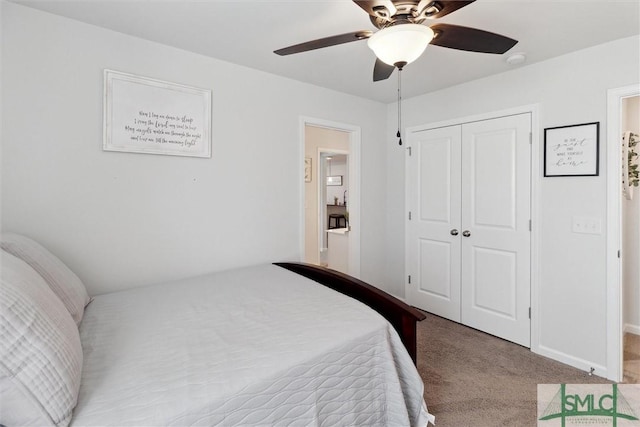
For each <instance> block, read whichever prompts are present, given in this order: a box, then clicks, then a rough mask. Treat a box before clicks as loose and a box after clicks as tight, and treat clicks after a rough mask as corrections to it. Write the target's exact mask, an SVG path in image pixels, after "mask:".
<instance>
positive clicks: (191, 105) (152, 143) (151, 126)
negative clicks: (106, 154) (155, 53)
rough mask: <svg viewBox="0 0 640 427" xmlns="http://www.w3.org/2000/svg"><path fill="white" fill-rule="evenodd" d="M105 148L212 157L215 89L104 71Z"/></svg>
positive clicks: (106, 149)
mask: <svg viewBox="0 0 640 427" xmlns="http://www.w3.org/2000/svg"><path fill="white" fill-rule="evenodd" d="M103 149H104V150H105V151H124V152H130V153H147V154H166V155H173V156H190V157H211V90H209V89H200V88H196V87H192V86H185V85H181V84H177V83H170V82H165V81H162V80H156V79H151V78H147V77H141V76H136V75H133V74H127V73H121V72H118V71H113V70H104V117H103Z"/></svg>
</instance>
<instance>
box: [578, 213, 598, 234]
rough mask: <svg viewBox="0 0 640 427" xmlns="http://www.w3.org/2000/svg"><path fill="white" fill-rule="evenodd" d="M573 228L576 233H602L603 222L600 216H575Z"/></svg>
mask: <svg viewBox="0 0 640 427" xmlns="http://www.w3.org/2000/svg"><path fill="white" fill-rule="evenodd" d="M572 230H573V232H574V233H583V234H602V222H601V221H600V219H599V218H589V217H583V216H574V217H573V226H572Z"/></svg>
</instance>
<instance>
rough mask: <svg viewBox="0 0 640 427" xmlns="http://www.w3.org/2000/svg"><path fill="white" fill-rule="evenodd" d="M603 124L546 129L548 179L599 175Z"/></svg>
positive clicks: (545, 164)
mask: <svg viewBox="0 0 640 427" xmlns="http://www.w3.org/2000/svg"><path fill="white" fill-rule="evenodd" d="M599 145H600V122H593V123H583V124H578V125H569V126H558V127H553V128H546V129H545V130H544V176H546V177H552V176H598V173H599V148H600V147H599Z"/></svg>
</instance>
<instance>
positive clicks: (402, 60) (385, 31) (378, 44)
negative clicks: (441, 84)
mask: <svg viewBox="0 0 640 427" xmlns="http://www.w3.org/2000/svg"><path fill="white" fill-rule="evenodd" d="M474 1H475V0H435V1H433V0H364V1H359V0H353V2H354V3H355V4H357V5H358V6H359V7H360V8H362V9H363V10H364V11H365V12H367V13H368V14H369V19H370V20H371V23H372V24H373V25H374V26H375V27H376V28H378V29H379V31H377V32H375V33H374V32H373V31H369V30H362V31H355V32H351V33H346V34H340V35H335V36H330V37H325V38H321V39H318V40H312V41H308V42H305V43H300V44H296V45H293V46H289V47H285V48H282V49H278V50H276V51H274V53H276V54H278V55H291V54H294V53H300V52H306V51H310V50H314V49H320V48H324V47H329V46H335V45H339V44H343V43H349V42H354V41H358V40H365V39H368V45H369V47H370V48H371V49H372V50H373V51H374V52H375V54H376V57H377V58H376V63H375V66H374V69H373V81H379V80H385V79H387V78H389V76H391V74H392V73H393V70H394V69H395V68H398V69H400V70H402V68H403V67H404V66H405V65H407V64H408V63H410V62H413V61H414V60H416V59H417V58H418V57H419V56H420V55H421V54H422V52H424V50H425V49H426V47H427V45H428V44H433V45H436V46H442V47H448V48H452V49H459V50H466V51H471V52H481V53H494V54H502V53H505V52H506V51H508V50H509V49H511V48H512V47H513V46H514V45H515V44H516V43H518V41H517V40H514V39H511V38H509V37H505V36H502V35H500V34H495V33H490V32H488V31H483V30H478V29H475V28H469V27H462V26H460V25H452V24H435V25H431V26H427V25H426V23H425V22H426V21H428V20H433V19H438V18H442V17H443V16H446V15H448V14H450V13H452V12H455V11H456V10H458V9H461V8H463V7H465V6H467V5H469V4H471V3H473V2H474Z"/></svg>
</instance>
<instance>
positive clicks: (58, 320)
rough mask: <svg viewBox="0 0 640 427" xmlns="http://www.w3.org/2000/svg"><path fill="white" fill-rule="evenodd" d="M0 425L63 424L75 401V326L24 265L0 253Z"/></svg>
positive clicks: (78, 349)
mask: <svg viewBox="0 0 640 427" xmlns="http://www.w3.org/2000/svg"><path fill="white" fill-rule="evenodd" d="M0 267H1V271H0V423H2V424H4V425H7V426H34V425H39V426H43V425H49V426H50V425H55V426H62V427H64V426H66V425H68V424H69V421H70V420H71V416H72V411H73V408H74V407H75V406H76V403H77V400H78V390H79V388H80V376H81V373H82V346H81V344H80V335H79V332H78V327H77V326H76V324H75V323H74V321H73V319H72V318H71V315H70V314H69V312H68V311H67V309H66V308H65V306H64V305H63V304H62V302H61V301H60V300H59V299H58V297H56V295H55V294H54V293H53V291H52V290H51V289H50V288H49V286H47V284H46V283H45V281H44V280H43V279H42V277H40V275H38V273H36V272H35V271H34V270H33V269H32V268H31V267H30V266H29V265H27V263H25V262H24V261H22V260H20V259H18V258H16V257H14V256H13V255H10V254H8V253H6V252H4V251H0Z"/></svg>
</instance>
